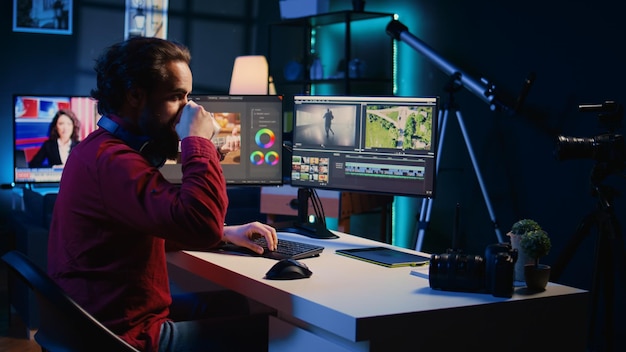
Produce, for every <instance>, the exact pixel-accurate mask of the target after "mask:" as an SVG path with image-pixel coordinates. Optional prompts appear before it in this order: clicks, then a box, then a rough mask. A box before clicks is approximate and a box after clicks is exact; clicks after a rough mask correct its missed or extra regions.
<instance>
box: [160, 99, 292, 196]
mask: <svg viewBox="0 0 626 352" xmlns="http://www.w3.org/2000/svg"><path fill="white" fill-rule="evenodd" d="M189 99H190V100H193V101H195V102H196V103H198V104H199V105H202V106H203V107H204V109H205V110H206V111H208V112H211V113H213V116H214V117H215V119H216V120H217V122H218V123H219V124H220V127H221V128H220V132H219V134H218V135H217V136H216V137H215V138H214V139H213V143H215V145H216V146H218V147H219V146H221V145H223V144H224V143H225V142H226V141H227V140H228V139H233V138H234V139H237V140H239V141H240V145H241V149H239V150H236V151H234V152H230V153H228V154H226V155H225V157H224V160H222V162H221V165H222V169H223V171H224V177H225V178H226V184H227V185H232V186H234V185H237V186H264V185H266V186H271V185H281V184H282V183H283V168H282V162H283V160H282V159H283V152H282V151H283V140H282V131H283V99H282V96H280V95H197V94H194V95H191V96H190V97H189ZM161 172H162V173H163V175H164V176H165V177H166V178H167V179H168V180H169V181H170V182H173V183H180V182H181V180H182V170H181V165H180V164H178V163H176V161H168V162H166V164H165V165H163V167H162V168H161Z"/></svg>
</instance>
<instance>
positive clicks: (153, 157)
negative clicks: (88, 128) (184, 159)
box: [98, 116, 166, 168]
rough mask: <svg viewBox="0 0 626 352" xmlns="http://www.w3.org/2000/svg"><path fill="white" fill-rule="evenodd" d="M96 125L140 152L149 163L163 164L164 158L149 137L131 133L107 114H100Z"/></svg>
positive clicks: (157, 165) (158, 165)
mask: <svg viewBox="0 0 626 352" xmlns="http://www.w3.org/2000/svg"><path fill="white" fill-rule="evenodd" d="M98 126H100V127H102V128H104V129H105V130H107V131H109V133H111V134H112V135H114V136H115V137H117V138H119V139H121V140H122V141H124V143H126V144H128V146H129V147H131V148H133V149H135V150H136V151H138V152H140V153H141V155H143V157H144V158H146V160H147V161H148V162H149V163H150V165H152V166H154V167H159V168H160V167H161V166H163V165H164V164H165V160H166V158H165V157H164V156H163V155H161V154H160V153H158V152H157V148H155V146H154V142H153V141H152V140H151V139H150V137H148V136H138V135H136V134H133V133H131V132H129V131H127V130H125V129H124V128H123V127H122V126H120V125H119V124H118V123H117V122H115V121H113V120H111V119H110V118H108V117H107V116H102V117H101V118H100V120H98Z"/></svg>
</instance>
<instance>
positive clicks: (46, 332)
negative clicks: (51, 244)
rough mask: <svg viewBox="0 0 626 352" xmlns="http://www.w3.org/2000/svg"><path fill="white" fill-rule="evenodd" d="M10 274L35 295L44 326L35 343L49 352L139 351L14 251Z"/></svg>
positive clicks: (6, 256)
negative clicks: (22, 282) (23, 283)
mask: <svg viewBox="0 0 626 352" xmlns="http://www.w3.org/2000/svg"><path fill="white" fill-rule="evenodd" d="M2 260H3V261H4V262H5V263H6V264H7V265H8V267H9V269H10V272H11V273H13V274H15V275H16V276H17V277H19V278H20V279H21V280H23V281H24V282H25V283H26V284H27V285H28V286H29V287H30V288H31V289H32V290H33V292H34V293H35V297H36V300H37V304H38V306H39V318H40V326H39V328H38V330H37V333H36V334H35V341H37V343H38V344H39V345H40V346H41V347H42V349H44V350H45V351H51V352H54V351H68V352H69V351H122V352H123V351H138V350H137V349H135V348H133V347H132V346H131V345H129V344H128V343H126V342H125V341H124V340H122V339H121V338H120V337H119V336H117V335H115V334H114V333H113V332H111V331H110V330H109V329H107V328H106V327H105V326H104V325H102V324H101V323H100V322H98V321H97V320H96V319H95V318H94V317H93V316H91V315H90V314H89V313H88V312H87V311H85V310H84V309H83V308H81V307H80V306H79V305H78V304H77V303H76V302H75V301H74V300H72V299H71V298H70V297H69V296H67V294H65V292H64V291H63V290H62V289H61V287H59V286H58V285H57V284H56V283H55V282H54V281H53V280H52V279H51V278H50V277H49V276H48V275H47V274H46V272H45V271H43V270H42V269H41V268H40V267H38V266H37V265H35V264H34V263H33V262H32V261H31V260H30V259H28V257H26V256H25V255H24V254H23V253H21V252H19V251H16V250H13V251H10V252H7V253H6V254H4V255H3V256H2Z"/></svg>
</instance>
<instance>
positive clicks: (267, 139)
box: [254, 128, 276, 148]
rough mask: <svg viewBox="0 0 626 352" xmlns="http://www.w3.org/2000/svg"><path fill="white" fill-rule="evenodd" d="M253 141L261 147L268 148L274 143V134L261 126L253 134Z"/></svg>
mask: <svg viewBox="0 0 626 352" xmlns="http://www.w3.org/2000/svg"><path fill="white" fill-rule="evenodd" d="M254 141H255V142H256V144H257V145H258V146H259V147H261V148H270V147H271V146H273V145H274V142H275V141H276V136H275V135H274V132H272V130H270V129H269V128H261V129H260V130H258V131H257V133H256V135H255V136H254Z"/></svg>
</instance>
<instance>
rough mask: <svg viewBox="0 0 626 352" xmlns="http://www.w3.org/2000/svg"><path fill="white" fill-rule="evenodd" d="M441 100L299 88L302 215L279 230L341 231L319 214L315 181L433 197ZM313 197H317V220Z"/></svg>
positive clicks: (317, 234) (296, 170) (296, 145)
mask: <svg viewBox="0 0 626 352" xmlns="http://www.w3.org/2000/svg"><path fill="white" fill-rule="evenodd" d="M438 106H439V99H438V98H437V97H395V96H391V97H370V96H304V95H303V96H298V95H296V96H294V121H293V126H294V127H293V141H292V149H293V150H292V157H291V185H292V186H294V187H298V219H297V221H295V222H290V223H288V224H286V225H283V224H281V226H279V227H280V230H281V231H287V232H295V233H299V234H302V235H305V236H309V237H314V238H324V239H331V238H336V237H337V236H336V235H334V234H333V233H332V232H330V231H329V230H328V228H327V227H326V225H325V221H324V219H323V212H321V213H320V214H318V210H319V207H320V205H319V202H318V201H317V200H316V194H315V192H314V191H315V190H316V189H329V190H338V191H348V192H366V193H378V194H387V195H394V196H395V195H402V196H419V197H433V196H434V191H435V176H436V165H435V163H436V160H437V157H436V151H437V148H436V144H437V135H436V131H437V115H438ZM309 203H311V204H312V205H313V206H314V208H316V206H315V204H316V203H318V206H317V209H316V214H315V215H316V217H315V219H313V220H311V218H310V217H309V215H308V214H307V212H308V204H309ZM320 217H322V218H321V219H320Z"/></svg>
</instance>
